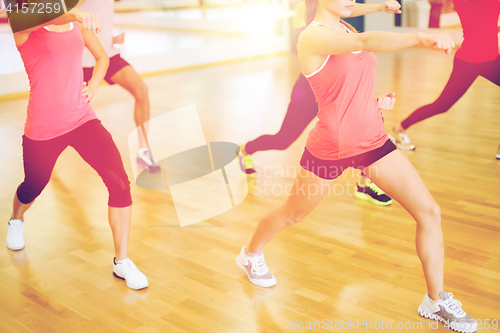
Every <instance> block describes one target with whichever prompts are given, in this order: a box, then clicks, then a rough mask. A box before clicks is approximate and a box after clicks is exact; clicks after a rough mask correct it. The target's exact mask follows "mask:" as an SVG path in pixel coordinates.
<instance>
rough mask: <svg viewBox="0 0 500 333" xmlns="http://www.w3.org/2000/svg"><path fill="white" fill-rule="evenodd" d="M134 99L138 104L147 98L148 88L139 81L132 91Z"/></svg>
mask: <svg viewBox="0 0 500 333" xmlns="http://www.w3.org/2000/svg"><path fill="white" fill-rule="evenodd" d="M134 98H135V100H136V101H138V102H144V101H147V100H148V98H149V89H148V86H147V85H146V84H145V83H144V82H142V81H141V83H140V84H138V85H137V87H135V89H134Z"/></svg>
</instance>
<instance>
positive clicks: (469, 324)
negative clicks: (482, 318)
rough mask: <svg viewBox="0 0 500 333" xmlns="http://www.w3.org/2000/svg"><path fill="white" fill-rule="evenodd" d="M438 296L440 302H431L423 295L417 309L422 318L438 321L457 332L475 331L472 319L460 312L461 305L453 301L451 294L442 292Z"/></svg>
mask: <svg viewBox="0 0 500 333" xmlns="http://www.w3.org/2000/svg"><path fill="white" fill-rule="evenodd" d="M439 296H440V297H441V299H440V300H438V301H433V300H431V298H430V297H429V295H427V294H425V296H424V300H423V302H422V304H420V306H419V307H418V313H419V314H420V315H421V316H422V317H425V318H429V319H433V320H439V321H441V322H443V323H444V324H445V326H446V327H448V328H449V329H452V330H454V331H457V332H465V333H469V332H475V331H476V330H477V323H476V321H475V320H474V318H472V317H471V316H469V315H468V314H467V313H465V311H464V310H462V303H460V302H459V301H457V300H456V299H453V294H452V293H447V292H446V291H443V292H442V293H441V294H439Z"/></svg>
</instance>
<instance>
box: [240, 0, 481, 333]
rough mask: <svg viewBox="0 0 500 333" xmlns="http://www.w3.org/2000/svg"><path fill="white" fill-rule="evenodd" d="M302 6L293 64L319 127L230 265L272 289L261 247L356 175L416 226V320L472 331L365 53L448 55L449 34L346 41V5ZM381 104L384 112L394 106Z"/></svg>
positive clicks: (432, 212)
mask: <svg viewBox="0 0 500 333" xmlns="http://www.w3.org/2000/svg"><path fill="white" fill-rule="evenodd" d="M306 5H307V13H308V15H307V17H308V20H307V21H308V23H310V25H309V26H308V28H307V29H306V30H305V31H304V32H303V33H302V34H301V36H300V38H299V45H298V51H299V60H300V64H301V71H302V73H303V74H304V76H305V77H306V78H307V79H308V81H309V83H310V84H311V87H312V89H313V91H314V94H315V96H316V100H317V101H318V104H319V113H318V118H319V120H318V122H317V124H316V126H315V127H314V128H313V129H312V130H311V132H310V133H309V136H308V138H307V143H306V147H305V151H304V153H303V155H302V158H301V161H300V164H301V166H302V168H303V169H304V172H300V173H299V175H298V176H297V179H296V180H295V183H294V185H293V187H292V190H291V191H290V195H289V197H288V198H287V200H286V201H285V203H284V204H283V205H281V206H280V207H277V208H275V209H273V210H272V211H270V212H269V213H267V214H266V215H265V216H264V217H263V218H262V219H261V221H260V222H259V224H258V226H257V228H256V230H255V232H254V234H253V236H252V239H251V240H250V243H249V244H248V245H247V246H244V247H243V248H242V249H241V252H240V254H239V255H238V257H237V259H236V263H237V265H238V266H239V267H240V268H241V269H243V270H244V271H245V272H246V274H247V276H248V278H249V280H250V281H251V282H252V283H254V284H256V285H259V286H263V287H271V286H273V285H275V284H276V279H275V278H274V276H273V275H272V274H271V273H270V272H269V269H268V268H267V265H266V263H265V260H264V255H263V253H262V249H263V248H264V246H265V245H266V244H267V243H268V242H269V241H271V240H272V239H273V238H274V237H276V236H277V235H278V234H279V233H280V232H281V231H282V230H283V229H284V228H286V227H287V226H291V225H293V224H295V223H298V222H300V221H301V220H302V219H304V218H305V217H306V216H307V215H308V214H309V213H311V212H312V211H313V209H314V208H315V207H316V206H317V205H318V204H319V203H320V202H321V200H322V198H323V196H324V195H325V194H326V193H327V192H328V191H329V188H330V186H331V184H332V183H333V180H334V179H335V178H337V177H338V176H339V175H340V174H341V172H342V170H344V169H345V168H348V167H355V168H358V169H361V170H362V171H364V172H365V173H366V174H367V176H368V177H369V178H370V179H371V180H372V181H373V182H374V183H376V184H377V185H378V186H380V188H381V189H383V190H384V191H385V192H387V194H388V195H390V196H391V197H392V198H394V199H395V200H396V201H398V202H399V203H400V204H401V205H402V206H403V207H404V208H405V209H406V210H407V211H408V212H409V213H410V214H411V215H412V216H413V218H414V219H415V220H416V223H417V230H416V247H417V254H418V256H419V258H420V260H421V262H422V266H423V271H424V275H425V279H426V282H427V294H425V296H424V300H423V302H422V304H421V305H420V306H419V308H418V310H419V313H420V314H421V315H422V316H425V317H428V318H433V319H440V320H443V321H446V320H449V326H450V327H452V328H454V329H457V330H462V331H463V332H472V331H474V330H475V329H476V327H477V326H476V324H475V322H474V319H472V318H471V317H469V316H468V315H467V314H466V313H465V312H464V311H463V310H462V308H461V306H460V303H459V302H458V301H456V300H454V299H453V297H452V294H451V293H447V292H445V291H444V287H443V276H444V241H443V233H442V230H441V213H440V208H439V206H438V204H437V203H436V201H435V200H434V198H433V197H432V195H431V193H430V192H429V190H428V189H427V187H426V186H425V184H424V182H423V180H422V178H421V177H420V175H419V174H418V172H417V171H416V170H415V168H414V167H413V165H412V164H411V163H410V162H409V161H408V159H407V158H406V157H405V156H404V155H403V154H402V153H401V152H400V151H399V150H397V149H396V147H395V145H394V144H393V143H392V142H391V141H390V140H389V138H388V137H387V134H386V133H385V131H384V126H383V120H382V114H381V112H380V104H379V103H378V102H377V101H376V100H375V98H374V83H375V71H376V65H377V59H376V57H375V55H374V54H373V53H372V52H389V51H395V50H399V49H403V48H407V47H411V46H415V45H424V46H427V47H431V48H437V49H441V50H446V52H447V53H449V52H451V50H452V48H453V47H454V44H453V40H452V39H451V37H450V36H449V35H448V34H440V35H426V34H423V33H416V34H400V33H391V32H381V31H370V32H366V33H353V31H352V29H350V28H349V27H348V25H347V24H345V23H343V22H342V21H341V18H342V17H348V16H349V15H350V14H351V12H352V8H353V7H354V1H353V0H319V1H318V0H307V2H306ZM313 19H314V20H313ZM387 97H388V98H389V99H392V95H388V96H387ZM383 104H384V103H382V106H383V107H384V108H386V107H387V104H389V107H388V108H390V107H391V105H392V104H393V101H392V102H391V103H386V105H383Z"/></svg>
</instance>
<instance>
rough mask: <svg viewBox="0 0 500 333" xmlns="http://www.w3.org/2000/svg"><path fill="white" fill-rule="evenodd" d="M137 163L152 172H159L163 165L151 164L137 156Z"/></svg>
mask: <svg viewBox="0 0 500 333" xmlns="http://www.w3.org/2000/svg"><path fill="white" fill-rule="evenodd" d="M137 164H139V166H140V167H141V168H142V169H143V170H144V169H148V171H149V172H151V173H158V172H160V171H161V167H160V166H159V165H149V164H147V163H146V162H144V160H143V159H142V158H139V157H138V158H137Z"/></svg>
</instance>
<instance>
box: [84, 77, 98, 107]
mask: <svg viewBox="0 0 500 333" xmlns="http://www.w3.org/2000/svg"><path fill="white" fill-rule="evenodd" d="M97 88H98V87H94V85H93V84H92V83H90V84H89V85H87V82H83V89H82V96H83V97H85V96H87V98H86V99H85V101H84V103H87V102H90V100H91V99H92V98H94V96H95V94H96V93H97Z"/></svg>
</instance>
